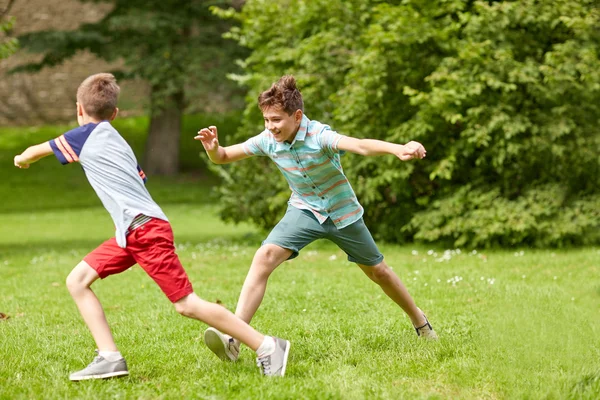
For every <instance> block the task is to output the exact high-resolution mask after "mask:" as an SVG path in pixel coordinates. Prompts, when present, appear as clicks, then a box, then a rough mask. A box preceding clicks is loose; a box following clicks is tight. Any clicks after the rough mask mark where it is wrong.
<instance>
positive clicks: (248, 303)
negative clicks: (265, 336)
mask: <svg viewBox="0 0 600 400" xmlns="http://www.w3.org/2000/svg"><path fill="white" fill-rule="evenodd" d="M291 255H292V251H291V250H288V249H284V248H282V247H279V246H277V245H274V244H265V245H263V246H261V247H260V248H259V249H258V250H257V251H256V253H255V254H254V258H253V259H252V265H251V266H250V270H249V271H248V275H246V280H245V281H244V285H243V286H242V291H241V292H240V298H239V299H238V303H237V307H236V309H235V315H237V316H238V317H240V318H241V319H243V320H244V321H246V322H247V323H250V321H251V320H252V317H254V314H255V313H256V310H258V307H260V303H262V300H263V297H264V296H265V291H266V290H267V280H268V279H269V276H271V273H272V272H273V271H274V270H275V268H277V267H278V266H279V265H281V263H283V262H284V261H285V260H287V259H288V258H290V256H291Z"/></svg>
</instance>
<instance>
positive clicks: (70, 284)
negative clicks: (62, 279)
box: [66, 261, 98, 293]
mask: <svg viewBox="0 0 600 400" xmlns="http://www.w3.org/2000/svg"><path fill="white" fill-rule="evenodd" d="M97 278H98V274H97V273H96V271H95V270H93V269H92V268H91V267H90V266H89V265H88V264H87V263H86V262H85V261H81V262H80V263H79V264H77V266H75V268H73V270H72V271H71V273H69V275H68V276H67V279H66V285H67V289H68V290H69V292H70V293H76V292H78V291H80V290H82V289H85V288H88V287H90V285H91V284H92V283H93V282H94V281H95V280H96V279H97Z"/></svg>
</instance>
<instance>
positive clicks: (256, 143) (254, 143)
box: [244, 132, 267, 156]
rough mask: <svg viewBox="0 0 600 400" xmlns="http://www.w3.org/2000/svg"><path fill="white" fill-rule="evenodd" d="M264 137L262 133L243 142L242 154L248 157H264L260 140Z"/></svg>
mask: <svg viewBox="0 0 600 400" xmlns="http://www.w3.org/2000/svg"><path fill="white" fill-rule="evenodd" d="M263 137H264V132H263V133H261V134H259V135H256V136H254V137H251V138H250V139H248V140H246V141H245V142H244V153H246V155H249V156H266V155H267V153H265V151H264V150H263V147H264V146H263V144H262V139H263Z"/></svg>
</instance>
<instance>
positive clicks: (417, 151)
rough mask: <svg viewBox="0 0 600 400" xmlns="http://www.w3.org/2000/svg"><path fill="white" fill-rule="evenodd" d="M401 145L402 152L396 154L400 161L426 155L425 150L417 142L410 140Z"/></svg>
mask: <svg viewBox="0 0 600 400" xmlns="http://www.w3.org/2000/svg"><path fill="white" fill-rule="evenodd" d="M402 147H403V148H402V152H401V153H400V154H398V158H399V159H401V160H402V161H408V160H412V159H413V158H425V156H426V155H427V150H425V147H423V145H422V144H421V143H419V142H415V141H410V142H408V143H406V144H405V145H404V146H402Z"/></svg>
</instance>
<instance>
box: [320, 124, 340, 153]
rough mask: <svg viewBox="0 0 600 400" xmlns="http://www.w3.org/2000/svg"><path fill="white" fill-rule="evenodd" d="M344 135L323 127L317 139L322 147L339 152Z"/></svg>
mask: <svg viewBox="0 0 600 400" xmlns="http://www.w3.org/2000/svg"><path fill="white" fill-rule="evenodd" d="M343 137H344V136H343V135H340V134H339V133H337V132H336V131H332V130H331V129H323V130H321V132H319V133H317V135H316V140H317V143H319V146H320V147H321V148H322V149H325V150H327V151H330V152H332V153H338V152H339V151H338V147H337V146H338V143H339V142H340V140H341V139H342V138H343Z"/></svg>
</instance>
